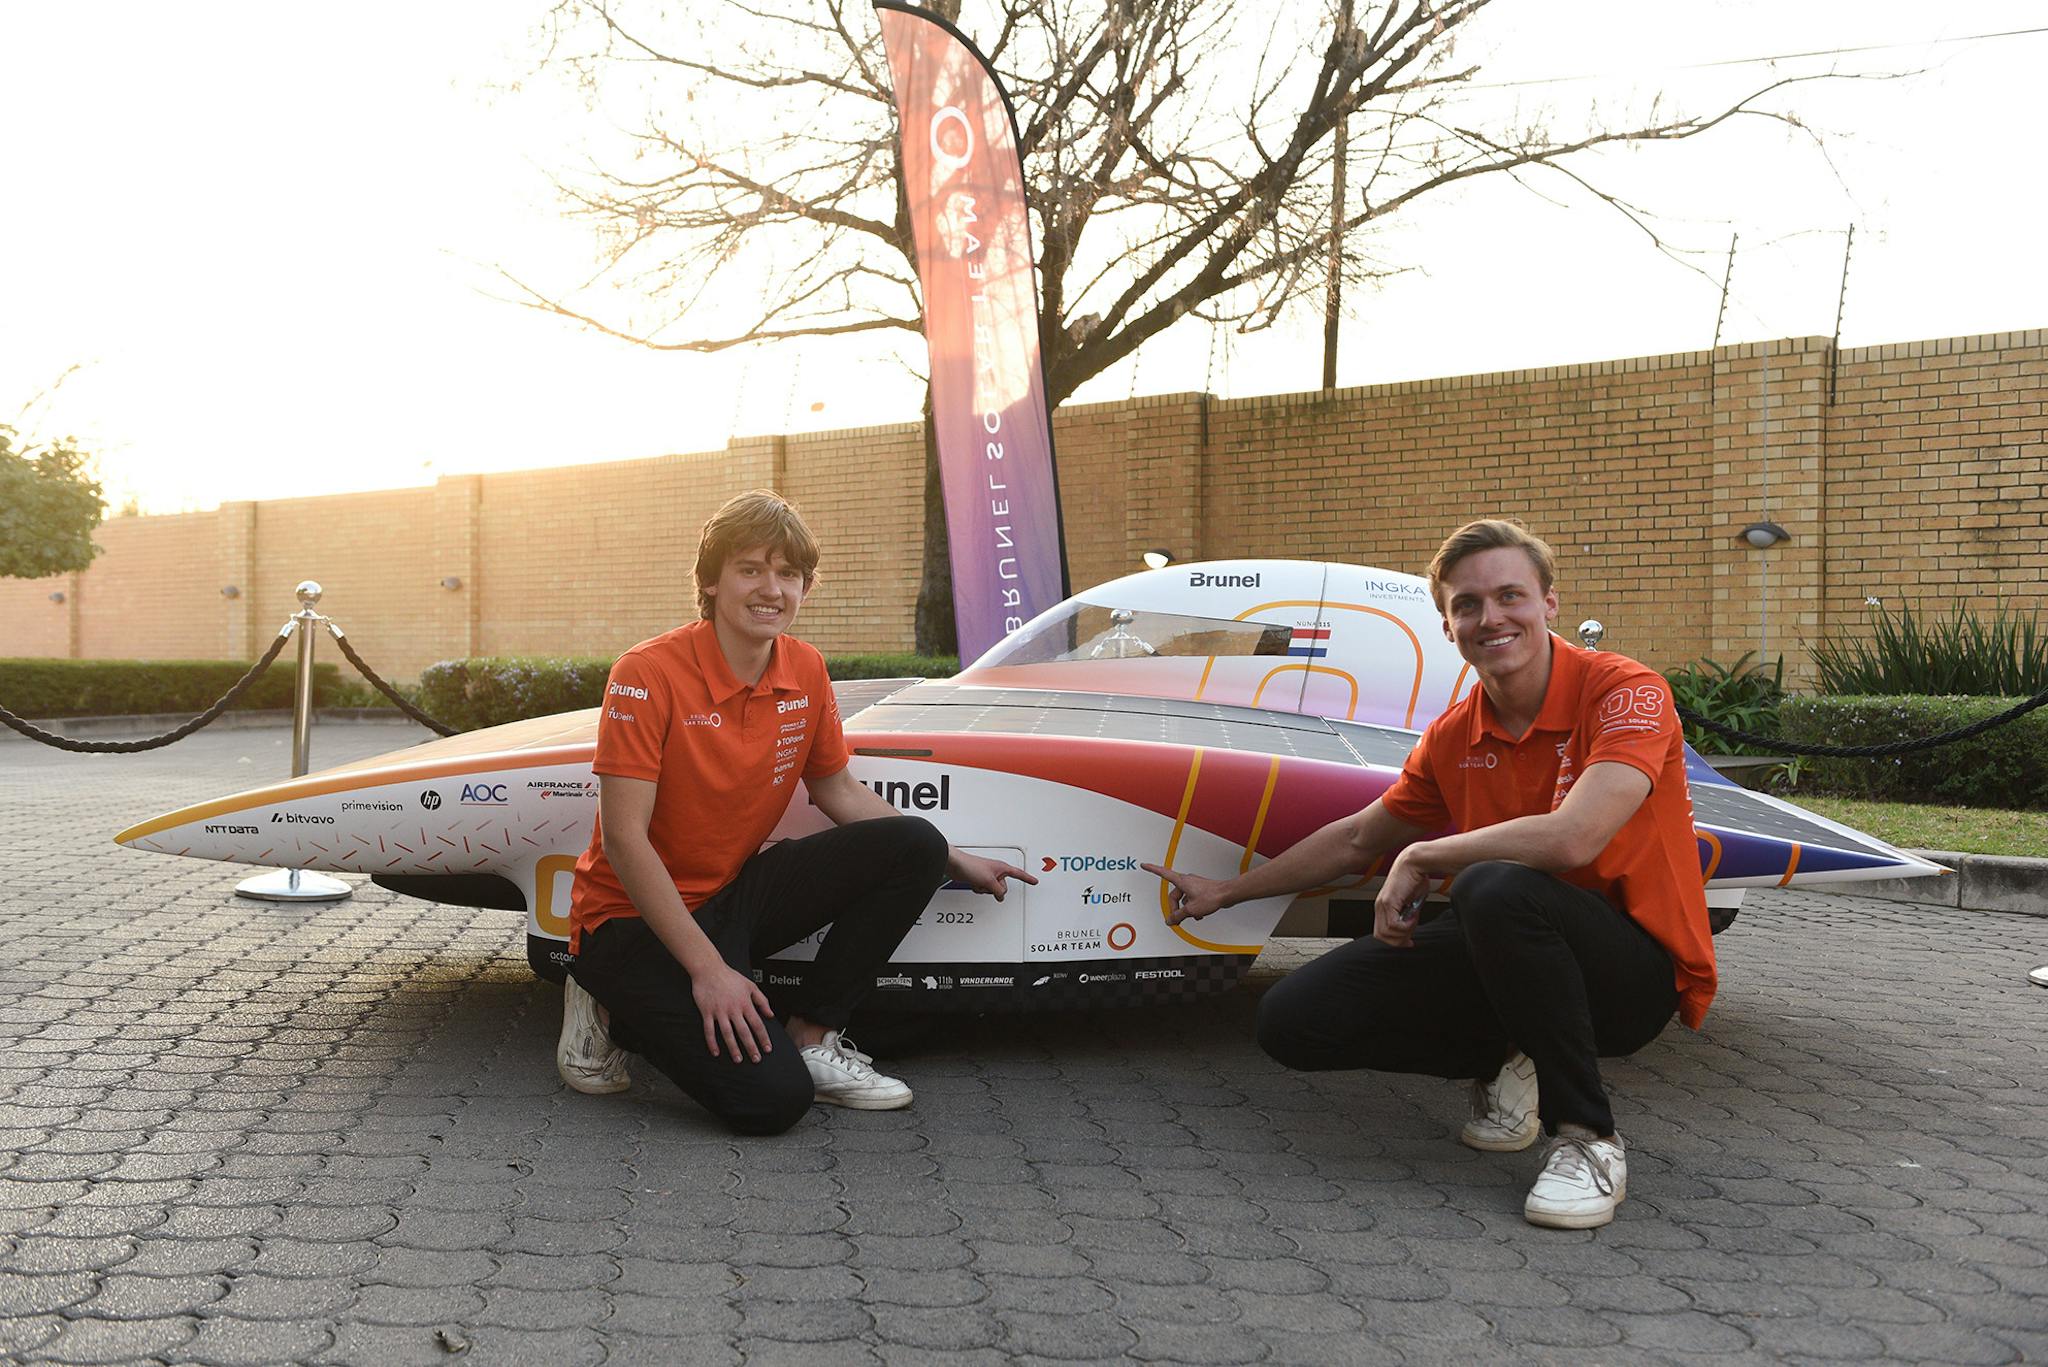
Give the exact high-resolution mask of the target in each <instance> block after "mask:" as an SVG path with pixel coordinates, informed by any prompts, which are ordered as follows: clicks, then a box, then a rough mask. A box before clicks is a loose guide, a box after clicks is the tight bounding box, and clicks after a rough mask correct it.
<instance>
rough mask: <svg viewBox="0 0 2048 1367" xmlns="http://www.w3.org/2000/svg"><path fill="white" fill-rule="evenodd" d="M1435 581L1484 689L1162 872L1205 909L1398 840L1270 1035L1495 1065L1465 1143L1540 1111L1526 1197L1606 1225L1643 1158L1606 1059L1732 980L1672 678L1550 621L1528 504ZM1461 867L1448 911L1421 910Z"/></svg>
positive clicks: (1549, 1212)
mask: <svg viewBox="0 0 2048 1367" xmlns="http://www.w3.org/2000/svg"><path fill="white" fill-rule="evenodd" d="M1429 581H1430V592H1431V594H1432V595H1433V596H1434V597H1435V599H1436V604H1437V607H1438V609H1439V610H1440V611H1441V612H1442V613H1443V622H1444V634H1445V636H1447V637H1448V638H1449V639H1450V640H1451V641H1452V642H1453V643H1455V644H1456V645H1457V647H1458V651H1459V653H1460V654H1462V655H1463V656H1464V657H1465V659H1466V660H1467V661H1468V662H1469V663H1470V664H1471V666H1472V668H1473V671H1474V672H1475V673H1476V674H1477V675H1478V676H1479V687H1477V688H1474V689H1473V690H1472V691H1471V692H1470V693H1469V694H1467V695H1466V697H1465V698H1464V699H1462V700H1461V701H1459V702H1457V703H1456V704H1454V705H1453V706H1452V707H1451V708H1450V709H1449V710H1447V711H1446V712H1445V713H1444V714H1443V715H1442V716H1440V717H1439V718H1437V720H1436V721H1435V722H1433V723H1431V724H1430V727H1429V729H1428V730H1427V731H1426V732H1424V734H1423V736H1422V739H1421V740H1420V741H1419V742H1417V744H1416V746H1415V749H1414V750H1413V751H1412V752H1410V754H1409V757H1408V761H1407V763H1406V765H1405V766H1404V767H1403V768H1402V771H1401V776H1400V778H1398V779H1397V780H1395V782H1394V785H1393V786H1392V787H1391V788H1389V789H1388V790H1387V791H1386V792H1385V793H1384V794H1382V795H1381V797H1380V798H1379V800H1378V801H1376V802H1374V803H1373V804H1372V805H1371V806H1369V807H1367V808H1366V809H1365V810H1364V811H1362V812H1359V813H1357V814H1356V815H1353V816H1350V817H1346V818H1343V819H1342V820H1339V821H1335V822H1332V823H1331V824H1330V825H1328V826H1326V827H1324V828H1323V829H1322V830H1320V831H1318V832H1316V833H1315V834H1314V835H1312V836H1310V837H1308V838H1307V839H1306V840H1304V841H1302V842H1301V843H1300V844H1298V845H1296V846H1295V847H1294V848H1293V849H1291V850H1288V851H1287V852H1286V853H1285V854H1282V855H1281V856H1280V857H1278V858H1277V859H1274V860H1273V861H1272V862H1270V863H1268V864H1264V865H1262V866H1260V867H1259V868H1256V869H1253V870H1251V871H1250V872H1248V873H1246V874H1244V875H1242V876H1240V877H1237V878H1232V879H1226V880H1217V879H1209V878H1202V877H1197V876H1195V875H1192V874H1185V873H1178V872H1175V871H1173V870H1168V869H1160V868H1157V867H1155V866H1152V865H1147V866H1146V867H1147V868H1148V869H1151V870H1152V872H1154V873H1157V874H1159V875H1160V876H1161V877H1163V878H1165V879H1166V880H1167V881H1168V882H1169V883H1171V884H1172V885H1173V888H1174V893H1175V897H1174V903H1175V906H1174V911H1173V916H1174V918H1175V919H1185V918H1190V917H1201V916H1207V915H1209V914H1210V913H1211V912H1214V911H1217V910H1219V909H1221V908H1223V907H1227V906H1232V905H1235V904H1236V903H1238V902H1243V901H1247V900H1251V899H1254V898H1261V897H1272V896H1277V895H1280V894H1283V893H1289V892H1299V891H1302V890H1303V889H1306V888H1311V887H1318V886H1322V885H1324V884H1327V883H1329V882H1332V881H1334V880H1335V879H1337V878H1339V877H1341V876H1342V875H1344V874H1347V873H1358V872H1362V871H1364V870H1366V869H1368V868H1370V867H1371V866H1372V865H1373V864H1374V862H1375V861H1377V860H1378V859H1380V858H1381V857H1382V856H1383V855H1384V854H1386V853H1387V852H1389V851H1391V850H1394V849H1396V848H1399V849H1400V853H1399V854H1398V855H1397V856H1396V857H1395V859H1394V861H1393V864H1392V865H1391V866H1390V867H1389V868H1388V870H1387V876H1386V882H1385V885H1384V887H1382V889H1381V891H1380V894H1379V899H1378V902H1377V903H1376V905H1375V907H1374V923H1373V933H1372V936H1371V937H1370V938H1361V939H1359V940H1357V941H1354V942H1353V943H1351V944H1349V945H1345V946H1342V947H1340V948H1338V949H1335V950H1333V951H1331V952H1330V953H1328V954H1326V955H1324V956H1323V957H1322V958H1320V959H1318V960H1316V961H1315V962H1314V963H1312V964H1309V965H1308V966H1306V967H1304V968H1300V969H1297V970H1295V971H1294V972H1293V973H1291V974H1289V975H1288V976H1287V977H1286V978H1285V979H1283V980H1282V981H1281V982H1279V983H1278V984H1276V985H1275V986H1274V987H1273V989H1272V990H1271V991H1269V992H1268V993H1267V994H1266V997H1265V1000H1264V1001H1262V1002H1261V1003H1260V1005H1259V1044H1260V1046H1261V1047H1262V1048H1264V1049H1265V1050H1266V1052H1267V1053H1269V1054H1271V1055H1272V1056H1273V1057H1274V1058H1275V1059H1277V1060H1278V1061H1279V1062H1281V1063H1283V1064H1285V1065H1287V1066H1288V1067H1290V1068H1302V1069H1323V1068H1375V1069H1381V1070H1384V1071H1387V1072H1398V1073H1425V1074H1431V1075H1434V1076H1438V1077H1448V1078H1471V1079H1474V1081H1473V1083H1472V1102H1473V1105H1472V1119H1471V1121H1470V1122H1469V1123H1468V1124H1467V1125H1466V1126H1465V1127H1464V1130H1463V1132H1462V1133H1461V1135H1460V1138H1461V1140H1462V1141H1463V1142H1464V1143H1466V1144H1468V1145H1470V1146H1471V1147H1473V1148H1477V1149H1487V1150H1495V1151H1514V1150H1520V1149H1524V1148H1527V1147H1528V1146H1529V1145H1530V1144H1532V1143H1534V1142H1535V1140H1536V1135H1537V1132H1538V1129H1539V1122H1540V1128H1541V1130H1542V1131H1543V1132H1544V1133H1546V1134H1547V1135H1549V1136H1550V1142H1549V1146H1548V1148H1547V1149H1546V1151H1545V1153H1544V1156H1543V1162H1542V1164H1541V1166H1540V1170H1539V1172H1538V1175H1537V1178H1536V1182H1535V1185H1534V1186H1533V1187H1532V1188H1531V1189H1530V1191H1529V1195H1528V1198H1527V1200H1526V1201H1525V1202H1524V1204H1523V1214H1524V1215H1525V1216H1526V1217H1527V1218H1528V1219H1529V1220H1530V1221H1531V1222H1532V1223H1534V1224H1539V1225H1549V1226H1552V1227H1556V1228H1564V1229H1584V1228H1590V1227H1592V1226H1595V1225H1603V1224H1606V1223H1607V1222H1608V1221H1610V1220H1612V1219H1613V1218H1614V1208H1615V1205H1616V1204H1617V1203H1618V1202H1620V1200H1621V1199H1622V1197H1623V1196H1624V1195H1625V1194H1626V1192H1627V1182H1628V1173H1627V1163H1626V1159H1625V1155H1624V1152H1623V1147H1622V1141H1621V1137H1620V1136H1619V1135H1618V1134H1616V1133H1615V1128H1614V1114H1613V1111H1612V1110H1611V1109H1610V1107H1609V1105H1608V1100H1607V1093H1606V1090H1605V1088H1604V1087H1603V1085H1602V1083H1601V1079H1600V1065H1599V1059H1600V1057H1601V1056H1603V1055H1607V1056H1613V1055H1620V1054H1629V1053H1633V1052H1635V1051H1636V1050H1637V1049H1640V1048H1642V1047H1643V1046H1644V1045H1645V1044H1648V1043H1649V1042H1650V1041H1651V1040H1653V1039H1655V1038H1656V1037H1657V1035H1658V1034H1659V1033H1660V1032H1661V1031H1662V1030H1663V1028H1664V1026H1665V1024H1666V1023H1667V1022H1668V1021H1669V1020H1670V1019H1671V1014H1672V1012H1673V1010H1674V1009H1675V1010H1676V1011H1677V1012H1678V1014H1679V1016H1680V1017H1681V1018H1682V1019H1683V1020H1684V1021H1685V1023H1686V1024H1687V1025H1690V1026H1693V1027H1695V1028H1697V1027H1698V1025H1699V1024H1700V1021H1701V1019H1702V1017H1704V1016H1705V1014H1706V1010H1707V1003H1708V1002H1709V1001H1710V1000H1711V999H1712V998H1713V995H1714V949H1713V940H1712V937H1711V932H1710V931H1709V929H1708V926H1707V908H1706V898H1705V895H1704V892H1703V889H1702V883H1701V879H1700V866H1699V852H1698V846H1697V844H1696V843H1695V837H1694V835H1693V825H1692V799H1691V796H1690V795H1689V793H1688V792H1687V789H1686V782H1685V750H1684V742H1683V738H1682V736H1681V733H1680V729H1679V725H1678V718H1677V715H1676V714H1675V713H1674V712H1673V710H1672V703H1671V691H1670V689H1669V688H1668V687H1667V686H1666V685H1665V683H1664V680H1663V679H1661V678H1660V677H1658V675H1657V674H1656V673H1655V672H1654V671H1652V670H1650V669H1648V668H1646V667H1645V666H1643V665H1640V664H1637V663H1636V662H1635V661H1633V660H1630V659H1627V658H1625V657H1623V656H1620V655H1614V654H1601V653H1595V652H1591V651H1583V650H1580V649H1579V648H1577V647H1576V646H1573V645H1570V644H1568V643H1566V642H1565V641H1563V640H1560V639H1559V638H1558V637H1556V636H1554V635H1552V634H1551V632H1550V631H1549V629H1548V628H1549V623H1550V622H1551V621H1552V620H1553V619H1554V618H1555V617H1556V616H1557V594H1556V591H1555V589H1554V587H1553V584H1552V561H1551V554H1550V548H1549V547H1548V546H1546V545H1544V544H1543V542H1542V541H1540V540H1538V539H1537V538H1536V537H1534V536H1531V535H1530V534H1529V533H1528V532H1527V531H1525V530H1523V529H1522V528H1521V527H1520V526H1519V525H1518V524H1516V523H1513V522H1506V521H1499V520H1484V521H1479V522H1472V523H1468V524H1467V525H1465V526H1464V527H1461V528H1459V529H1458V530H1457V531H1456V532H1454V533H1452V534H1451V536H1450V538H1449V539H1448V540H1446V541H1445V542H1444V544H1443V547H1442V549H1440V550H1439V551H1438V552H1437V555H1436V559H1435V560H1434V561H1432V562H1431V564H1430V567H1429ZM1446 829H1449V830H1451V831H1453V832H1455V833H1454V834H1449V835H1444V836H1440V837H1438V838H1436V839H1423V838H1422V837H1424V836H1426V835H1427V834H1428V833H1429V832H1431V831H1443V830H1446ZM1439 879H1447V880H1449V888H1448V895H1449V900H1450V908H1449V910H1448V911H1446V912H1445V913H1444V914H1443V915H1441V916H1438V917H1436V918H1435V919H1433V920H1430V921H1428V922H1421V920H1420V916H1419V913H1420V911H1421V908H1422V905H1423V899H1424V898H1425V897H1426V896H1427V894H1428V892H1429V890H1430V887H1431V885H1432V883H1434V882H1435V881H1436V880H1439ZM1539 1096H1540V1105H1539Z"/></svg>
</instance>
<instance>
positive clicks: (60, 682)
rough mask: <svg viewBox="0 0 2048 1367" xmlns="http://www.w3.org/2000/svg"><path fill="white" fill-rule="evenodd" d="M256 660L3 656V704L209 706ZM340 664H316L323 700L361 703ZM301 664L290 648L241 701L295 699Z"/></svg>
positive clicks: (260, 703)
mask: <svg viewBox="0 0 2048 1367" xmlns="http://www.w3.org/2000/svg"><path fill="white" fill-rule="evenodd" d="M253 663H255V662H254V661H253V660H252V661H241V660H0V707H4V708H6V709H7V710H8V711H10V712H12V713H14V714H15V715H16V716H17V717H27V718H30V719H31V720H43V719H49V718H55V717H120V716H130V715H135V714H167V713H184V714H187V715H190V714H192V713H197V712H204V711H205V710H206V709H207V708H209V707H211V706H213V705H214V703H216V702H218V701H219V700H220V696H221V695H222V694H223V693H225V692H227V691H228V690H229V689H230V688H233V687H234V686H235V681H236V680H237V679H239V678H241V677H242V675H244V674H246V673H247V672H248V671H249V666H250V665H251V664H253ZM340 669H341V667H340V666H339V665H336V664H322V663H320V662H317V661H316V662H315V663H314V665H313V704H314V706H316V707H337V706H361V705H364V704H365V703H366V702H367V701H368V700H367V699H366V698H363V697H362V696H361V693H362V692H363V691H365V690H361V689H357V688H354V687H351V686H350V685H349V684H347V683H346V682H345V681H344V680H343V679H342V677H341V673H340ZM297 676H298V668H297V666H296V664H295V663H294V661H293V660H292V659H291V657H290V655H289V653H287V654H286V655H285V656H284V657H283V658H280V659H279V660H278V661H277V663H275V664H273V665H271V667H270V668H269V669H267V670H265V671H264V674H263V677H262V678H260V679H258V680H257V681H256V683H255V685H254V686H253V687H252V688H250V690H249V691H248V692H247V693H244V694H243V695H242V697H241V699H240V700H239V701H238V702H237V703H236V704H235V706H236V709H237V710H242V709H248V708H264V707H271V708H275V707H290V706H291V705H292V690H293V685H294V681H295V680H296V678H297Z"/></svg>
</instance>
